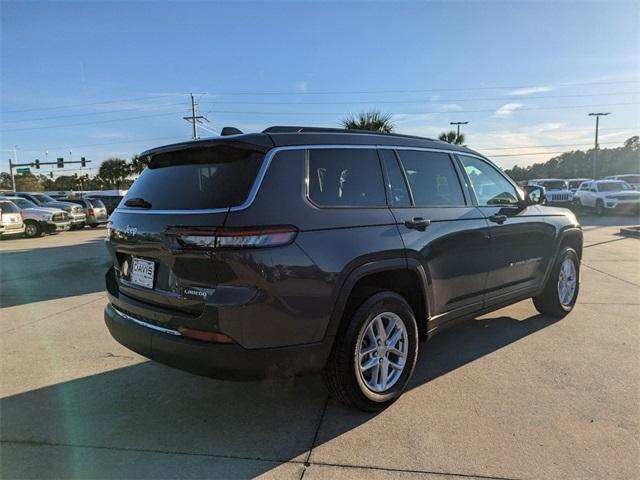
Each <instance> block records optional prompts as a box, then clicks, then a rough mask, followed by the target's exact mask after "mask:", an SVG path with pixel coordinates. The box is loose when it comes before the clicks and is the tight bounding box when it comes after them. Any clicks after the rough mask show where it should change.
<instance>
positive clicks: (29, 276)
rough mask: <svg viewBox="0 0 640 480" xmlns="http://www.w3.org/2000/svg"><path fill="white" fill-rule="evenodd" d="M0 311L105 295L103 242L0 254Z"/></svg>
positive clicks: (105, 252)
mask: <svg viewBox="0 0 640 480" xmlns="http://www.w3.org/2000/svg"><path fill="white" fill-rule="evenodd" d="M0 255H1V256H2V261H0V278H2V288H1V289H0V307H12V306H15V305H24V304H28V303H32V302H39V301H42V300H51V299H56V298H66V297H74V296H76V295H85V294H88V293H97V292H102V291H104V274H105V273H106V271H107V270H108V268H109V265H110V259H109V254H108V252H107V249H106V248H105V246H104V242H103V240H102V239H101V238H100V239H94V240H90V241H87V242H83V243H82V244H81V245H79V244H76V245H68V246H58V247H45V248H33V249H25V250H5V251H2V252H1V253H0Z"/></svg>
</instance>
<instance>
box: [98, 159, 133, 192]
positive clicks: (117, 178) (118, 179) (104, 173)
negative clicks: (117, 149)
mask: <svg viewBox="0 0 640 480" xmlns="http://www.w3.org/2000/svg"><path fill="white" fill-rule="evenodd" d="M130 174H131V168H130V166H129V164H128V163H127V161H126V160H122V159H121V158H109V159H107V160H105V161H104V162H102V165H100V169H99V170H98V176H100V178H101V179H102V180H103V181H104V183H105V186H108V187H110V188H117V189H120V188H121V186H122V185H123V184H124V183H125V180H126V178H127V177H128V176H129V175H130Z"/></svg>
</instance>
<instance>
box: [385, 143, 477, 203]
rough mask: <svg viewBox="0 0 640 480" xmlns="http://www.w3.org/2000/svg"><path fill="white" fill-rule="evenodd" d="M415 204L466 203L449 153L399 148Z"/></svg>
mask: <svg viewBox="0 0 640 480" xmlns="http://www.w3.org/2000/svg"><path fill="white" fill-rule="evenodd" d="M398 154H399V155H400V161H401V162H402V165H403V166H404V171H405V173H406V175H407V178H408V179H409V185H410V186H411V193H412V194H413V200H414V202H415V205H416V206H419V207H430V206H442V205H456V206H460V205H464V204H465V201H464V195H463V193H462V187H461V186H460V180H458V174H457V173H456V171H455V169H454V167H453V163H452V162H451V158H449V155H447V154H446V153H438V152H423V151H414V150H403V151H399V152H398Z"/></svg>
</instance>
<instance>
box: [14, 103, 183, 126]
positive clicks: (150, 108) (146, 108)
mask: <svg viewBox="0 0 640 480" xmlns="http://www.w3.org/2000/svg"><path fill="white" fill-rule="evenodd" d="M178 105H184V102H180V103H166V104H163V105H153V106H148V107H136V108H123V109H117V110H109V111H105V112H88V113H69V114H66V115H55V116H52V117H36V118H19V119H17V120H9V121H8V122H6V123H18V122H37V121H41V120H54V119H58V118H69V117H88V116H93V115H109V114H112V113H122V112H135V111H140V110H156V109H158V108H165V107H176V106H178Z"/></svg>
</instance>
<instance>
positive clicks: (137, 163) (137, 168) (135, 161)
mask: <svg viewBox="0 0 640 480" xmlns="http://www.w3.org/2000/svg"><path fill="white" fill-rule="evenodd" d="M145 168H147V162H145V161H144V160H142V159H141V158H140V156H139V155H137V154H136V155H134V156H133V157H131V173H133V174H134V175H140V174H141V173H142V171H143V170H144V169H145Z"/></svg>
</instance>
